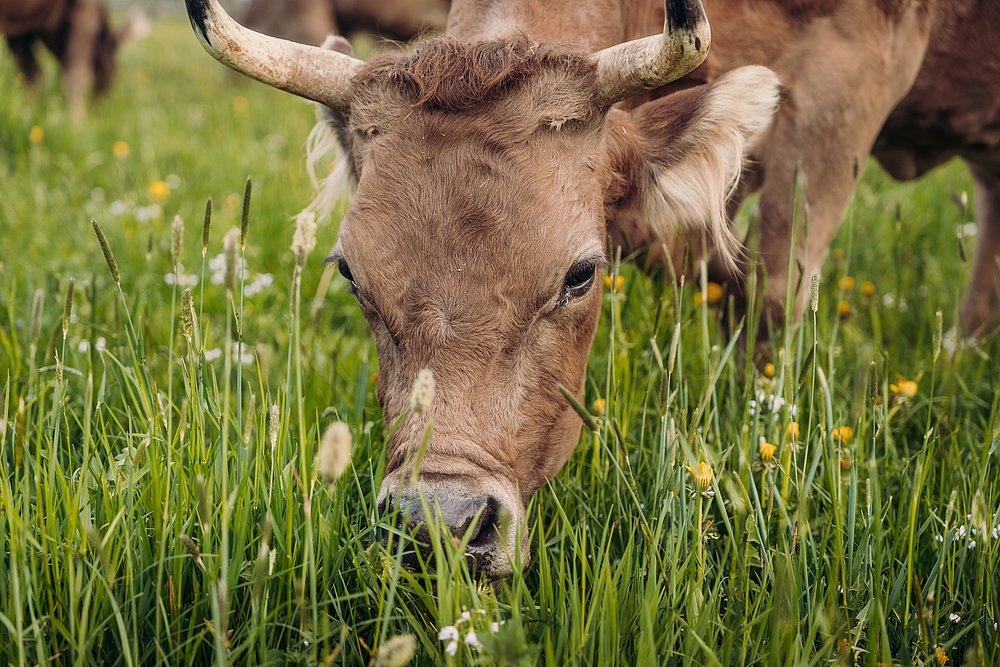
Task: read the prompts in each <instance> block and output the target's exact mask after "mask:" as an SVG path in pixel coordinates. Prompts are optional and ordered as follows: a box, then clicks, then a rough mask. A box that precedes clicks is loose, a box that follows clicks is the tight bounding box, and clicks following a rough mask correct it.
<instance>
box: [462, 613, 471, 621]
mask: <svg viewBox="0 0 1000 667" xmlns="http://www.w3.org/2000/svg"><path fill="white" fill-rule="evenodd" d="M459 618H460V619H461V620H463V621H469V620H472V614H470V613H469V612H467V611H463V612H462V615H461V616H460V617H459Z"/></svg>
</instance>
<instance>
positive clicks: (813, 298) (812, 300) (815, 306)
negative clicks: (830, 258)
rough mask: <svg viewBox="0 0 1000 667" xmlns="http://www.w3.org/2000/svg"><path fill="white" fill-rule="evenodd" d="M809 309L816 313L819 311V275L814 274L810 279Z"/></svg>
mask: <svg viewBox="0 0 1000 667" xmlns="http://www.w3.org/2000/svg"><path fill="white" fill-rule="evenodd" d="M809 308H810V309H811V310H812V311H813V312H814V313H815V312H816V311H818V310H819V274H818V273H814V274H813V275H812V278H810V279H809Z"/></svg>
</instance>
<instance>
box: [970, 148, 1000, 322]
mask: <svg viewBox="0 0 1000 667" xmlns="http://www.w3.org/2000/svg"><path fill="white" fill-rule="evenodd" d="M970 167H971V170H972V176H973V178H974V179H975V193H974V199H973V203H974V205H975V211H976V259H975V261H974V262H973V264H972V279H971V281H970V282H969V286H968V287H967V288H966V290H965V297H964V298H963V299H962V310H961V321H962V329H963V332H964V333H965V335H967V336H973V337H974V336H976V335H980V334H983V333H986V332H988V331H989V329H990V328H992V327H993V326H996V324H997V314H998V312H1000V284H998V282H1000V170H989V169H986V168H984V167H980V166H977V165H970Z"/></svg>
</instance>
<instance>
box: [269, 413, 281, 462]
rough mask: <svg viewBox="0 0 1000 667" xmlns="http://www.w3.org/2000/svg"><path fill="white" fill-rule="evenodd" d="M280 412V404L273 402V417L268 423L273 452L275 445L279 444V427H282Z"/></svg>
mask: <svg viewBox="0 0 1000 667" xmlns="http://www.w3.org/2000/svg"><path fill="white" fill-rule="evenodd" d="M280 417H281V415H280V413H279V412H278V404H277V403H273V404H271V419H270V423H269V424H268V437H269V438H270V440H271V451H272V452H273V451H274V449H275V447H277V446H278V429H279V428H280V427H281V420H280Z"/></svg>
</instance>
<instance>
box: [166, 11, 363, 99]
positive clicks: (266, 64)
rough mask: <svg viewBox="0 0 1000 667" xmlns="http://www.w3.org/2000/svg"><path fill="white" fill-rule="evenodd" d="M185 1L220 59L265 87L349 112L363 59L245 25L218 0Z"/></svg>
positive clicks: (194, 25) (200, 34) (193, 23)
mask: <svg viewBox="0 0 1000 667" xmlns="http://www.w3.org/2000/svg"><path fill="white" fill-rule="evenodd" d="M184 1H185V4H186V5H187V12H188V18H189V19H191V27H192V28H194V31H195V33H196V34H197V35H198V39H199V41H201V44H202V46H204V47H205V50H206V51H208V52H209V53H210V54H211V55H212V56H213V57H214V58H215V59H216V60H218V61H219V62H221V63H223V64H224V65H228V66H229V67H231V68H233V69H234V70H236V71H238V72H242V73H243V74H246V75H247V76H249V77H252V78H254V79H257V80H258V81H260V82H262V83H266V84H267V85H269V86H273V87H275V88H279V89H281V90H285V91H288V92H289V93H294V94H295V95H299V96H301V97H305V98H306V99H309V100H313V101H314V102H319V103H321V104H325V105H326V106H328V107H332V108H334V109H337V110H338V111H343V112H347V111H348V110H349V107H350V103H351V77H352V76H354V74H356V73H357V71H358V70H359V69H360V68H361V66H362V65H363V64H364V63H363V61H361V60H358V59H357V58H352V57H351V56H347V55H344V54H343V53H338V52H336V51H328V50H326V49H321V48H319V47H317V46H307V45H305V44H296V43H295V42H289V41H287V40H284V39H278V38H277V37H269V36H267V35H262V34H260V33H259V32H254V31H253V30H249V29H247V28H244V27H243V26H241V25H240V24H239V23H237V22H236V21H234V20H233V18H232V17H231V16H229V15H228V14H227V13H226V12H225V10H223V9H222V7H220V6H219V3H218V1H217V0H184Z"/></svg>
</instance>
